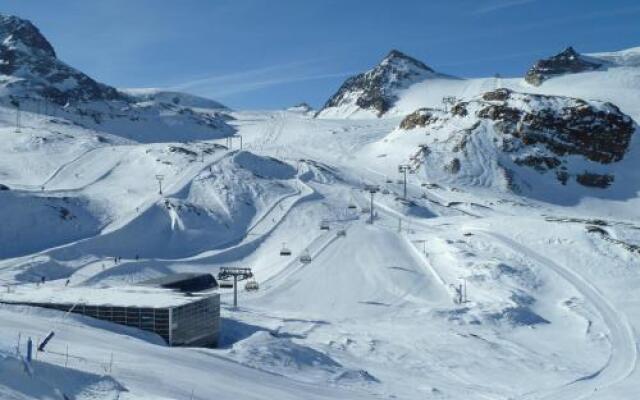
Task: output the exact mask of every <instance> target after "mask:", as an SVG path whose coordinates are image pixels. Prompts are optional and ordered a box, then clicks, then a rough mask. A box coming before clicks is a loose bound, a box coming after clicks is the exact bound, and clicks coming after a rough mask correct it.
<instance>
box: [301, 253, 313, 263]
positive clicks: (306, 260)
mask: <svg viewBox="0 0 640 400" xmlns="http://www.w3.org/2000/svg"><path fill="white" fill-rule="evenodd" d="M300 262H301V263H303V264H309V263H310V262H311V254H309V252H308V251H305V252H304V253H302V255H300Z"/></svg>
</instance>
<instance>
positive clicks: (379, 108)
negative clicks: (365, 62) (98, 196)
mask: <svg viewBox="0 0 640 400" xmlns="http://www.w3.org/2000/svg"><path fill="white" fill-rule="evenodd" d="M430 77H444V75H441V74H438V73H436V72H435V71H434V70H433V69H431V68H430V67H428V66H427V65H426V64H424V63H423V62H421V61H418V60H416V59H415V58H413V57H410V56H408V55H406V54H404V53H402V52H401V51H399V50H395V49H393V50H391V51H390V52H389V53H388V54H387V56H385V57H384V58H383V59H382V61H381V62H380V63H379V64H378V65H376V66H375V67H373V68H372V69H370V70H368V71H366V72H363V73H361V74H359V75H356V76H352V77H351V78H349V79H347V80H346V81H345V82H344V83H343V84H342V86H341V87H340V89H338V91H337V92H336V93H335V94H334V95H333V96H332V97H331V98H330V99H329V100H328V101H327V103H326V104H325V106H324V107H323V109H322V110H320V112H319V113H318V114H321V113H322V112H323V111H325V110H326V109H329V108H341V107H343V106H344V107H345V108H353V109H354V110H369V111H373V112H375V113H376V115H377V116H378V117H379V116H382V115H383V114H384V113H386V112H387V111H388V110H389V109H391V108H392V107H393V105H394V104H395V102H396V100H397V95H396V92H397V91H398V90H401V89H406V88H408V87H409V86H411V85H413V84H415V83H418V82H422V81H424V80H426V79H428V78H430ZM354 106H355V107H354Z"/></svg>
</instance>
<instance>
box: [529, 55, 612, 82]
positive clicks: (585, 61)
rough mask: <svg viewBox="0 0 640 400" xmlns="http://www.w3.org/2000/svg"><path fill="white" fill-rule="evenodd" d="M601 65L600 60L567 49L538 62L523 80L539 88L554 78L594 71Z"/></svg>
mask: <svg viewBox="0 0 640 400" xmlns="http://www.w3.org/2000/svg"><path fill="white" fill-rule="evenodd" d="M603 64H604V62H603V61H601V60H597V59H595V58H590V57H586V56H583V55H581V54H579V53H578V52H577V51H575V50H574V49H573V47H567V48H566V49H564V50H563V51H561V52H560V53H558V54H556V55H554V56H552V57H549V58H545V59H542V60H538V61H537V62H536V63H535V64H534V65H533V66H532V67H531V68H530V69H529V71H527V73H526V75H525V77H524V79H525V81H527V82H528V83H530V84H532V85H534V86H540V85H542V83H543V82H544V81H546V80H547V79H551V78H553V77H554V76H560V75H564V74H575V73H579V72H585V71H594V70H598V69H600V68H602V67H603Z"/></svg>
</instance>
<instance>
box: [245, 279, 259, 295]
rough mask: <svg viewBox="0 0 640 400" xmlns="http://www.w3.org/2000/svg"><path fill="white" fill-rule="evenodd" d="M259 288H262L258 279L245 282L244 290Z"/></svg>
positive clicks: (253, 290) (249, 290) (250, 290)
mask: <svg viewBox="0 0 640 400" xmlns="http://www.w3.org/2000/svg"><path fill="white" fill-rule="evenodd" d="M258 289H260V286H259V285H258V281H256V280H255V279H250V280H248V281H247V283H245V284H244V290H246V291H247V292H255V291H256V290H258Z"/></svg>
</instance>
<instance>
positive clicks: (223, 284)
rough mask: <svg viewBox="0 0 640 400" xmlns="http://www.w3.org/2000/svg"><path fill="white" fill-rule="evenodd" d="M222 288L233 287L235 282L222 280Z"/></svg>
mask: <svg viewBox="0 0 640 400" xmlns="http://www.w3.org/2000/svg"><path fill="white" fill-rule="evenodd" d="M219 287H220V289H233V283H231V282H220V286H219Z"/></svg>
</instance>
